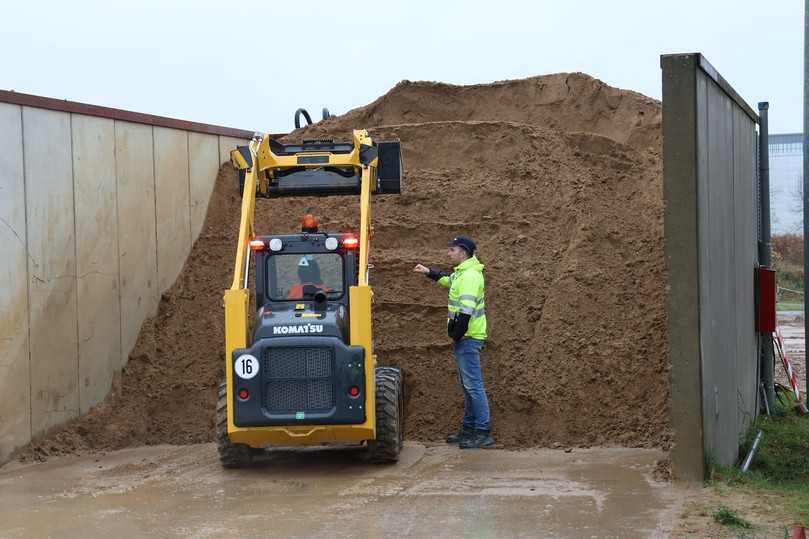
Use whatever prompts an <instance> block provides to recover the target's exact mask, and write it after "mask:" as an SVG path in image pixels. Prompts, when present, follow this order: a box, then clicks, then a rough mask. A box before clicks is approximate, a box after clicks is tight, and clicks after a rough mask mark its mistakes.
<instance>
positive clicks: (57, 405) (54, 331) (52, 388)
mask: <svg viewBox="0 0 809 539" xmlns="http://www.w3.org/2000/svg"><path fill="white" fill-rule="evenodd" d="M23 144H24V149H25V152H24V153H25V156H24V159H25V181H26V193H25V194H26V196H25V198H26V207H27V230H28V252H29V259H28V277H29V305H30V308H29V314H30V318H29V324H30V334H31V347H30V353H31V363H30V365H31V367H30V373H31V424H32V429H31V430H32V435H33V436H37V435H39V434H42V433H44V432H45V431H46V430H47V429H48V428H50V427H53V426H56V425H59V424H61V423H64V422H65V421H67V420H69V419H72V418H74V417H76V416H77V415H78V413H79V393H78V376H79V373H78V321H77V305H76V242H75V228H74V227H75V218H74V212H73V159H72V156H71V139H70V115H69V114H67V113H64V112H56V111H49V110H43V109H34V108H29V107H23Z"/></svg>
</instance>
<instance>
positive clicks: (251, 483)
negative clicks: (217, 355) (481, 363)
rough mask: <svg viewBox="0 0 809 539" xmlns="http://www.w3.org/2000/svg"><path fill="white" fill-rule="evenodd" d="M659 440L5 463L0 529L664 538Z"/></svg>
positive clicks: (669, 506) (163, 451)
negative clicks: (247, 462) (378, 459)
mask: <svg viewBox="0 0 809 539" xmlns="http://www.w3.org/2000/svg"><path fill="white" fill-rule="evenodd" d="M663 457H664V454H663V453H662V452H660V451H656V450H644V449H605V448H599V449H576V450H574V451H572V452H571V453H565V452H564V451H561V450H526V451H504V450H488V451H461V450H458V449H457V448H452V447H443V446H441V447H427V448H425V447H424V446H421V445H419V444H412V443H408V444H407V445H406V447H405V450H404V452H403V455H402V459H401V462H400V463H399V464H398V465H396V466H391V467H384V466H374V465H369V464H364V463H362V462H361V461H360V460H359V459H358V458H357V456H356V454H354V452H351V451H346V450H327V451H323V450H321V451H318V452H313V451H295V452H278V453H275V454H271V455H269V456H267V457H266V459H265V460H263V461H262V462H261V463H260V464H259V465H258V466H257V467H256V468H253V469H249V470H223V469H222V468H221V467H220V466H219V463H218V461H217V459H216V450H215V447H214V446H213V445H211V444H204V445H196V446H185V447H177V446H156V447H141V448H133V449H126V450H122V451H117V452H114V453H109V454H106V455H95V456H82V457H63V458H59V459H52V460H50V461H48V462H46V463H41V464H27V465H21V464H18V463H12V464H9V465H6V466H5V467H3V468H0V537H2V538H16V537H86V538H93V537H104V538H109V537H116V538H123V537H326V536H327V537H374V538H376V537H380V538H381V537H576V538H582V537H621V538H628V537H666V536H668V535H669V533H670V531H671V529H672V527H673V526H674V524H675V519H676V517H677V514H678V513H679V510H680V507H681V505H682V502H683V499H684V497H685V492H684V491H683V490H681V488H680V487H677V486H676V485H672V484H670V483H658V482H656V481H654V479H653V478H652V471H653V469H654V466H655V462H656V461H657V460H659V459H661V458H663Z"/></svg>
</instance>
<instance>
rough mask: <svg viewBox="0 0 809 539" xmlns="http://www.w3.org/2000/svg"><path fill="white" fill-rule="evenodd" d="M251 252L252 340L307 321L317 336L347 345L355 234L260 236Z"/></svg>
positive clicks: (282, 332)
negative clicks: (253, 280)
mask: <svg viewBox="0 0 809 539" xmlns="http://www.w3.org/2000/svg"><path fill="white" fill-rule="evenodd" d="M254 249H256V250H255V253H256V260H255V268H256V273H255V275H256V285H255V301H256V303H255V308H256V317H257V323H256V325H255V332H254V335H253V340H254V341H257V340H259V339H263V338H272V337H278V336H284V335H289V330H285V329H284V327H285V326H289V325H290V324H296V325H298V324H303V323H307V322H310V323H317V324H318V326H323V331H322V334H323V335H330V336H334V337H339V338H340V339H341V340H342V341H343V342H346V343H347V342H348V341H349V327H348V324H349V308H350V304H349V301H348V290H349V288H350V287H351V286H354V285H356V284H357V268H358V264H357V239H356V236H355V235H353V234H349V233H341V234H327V233H323V232H302V233H300V234H291V235H273V236H260V237H258V238H256V240H254ZM276 328H278V329H276ZM285 331H286V332H285ZM293 331H299V330H297V329H296V330H293ZM318 333H321V332H318Z"/></svg>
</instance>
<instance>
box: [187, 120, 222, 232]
mask: <svg viewBox="0 0 809 539" xmlns="http://www.w3.org/2000/svg"><path fill="white" fill-rule="evenodd" d="M188 169H189V175H190V181H191V241H192V242H193V241H196V239H197V238H198V237H199V233H200V231H201V230H202V225H203V223H204V222H205V213H206V212H207V211H208V201H209V200H210V199H211V193H212V192H213V186H214V183H215V182H216V175H217V174H218V172H219V138H218V137H217V136H216V135H202V134H200V133H189V134H188Z"/></svg>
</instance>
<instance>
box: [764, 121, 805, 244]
mask: <svg viewBox="0 0 809 539" xmlns="http://www.w3.org/2000/svg"><path fill="white" fill-rule="evenodd" d="M769 146H770V211H771V213H772V232H773V234H785V233H788V232H796V233H798V234H801V233H802V232H803V231H802V228H801V224H802V222H803V206H802V201H801V193H802V192H803V190H802V186H803V134H802V133H787V134H783V135H770V141H769Z"/></svg>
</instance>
